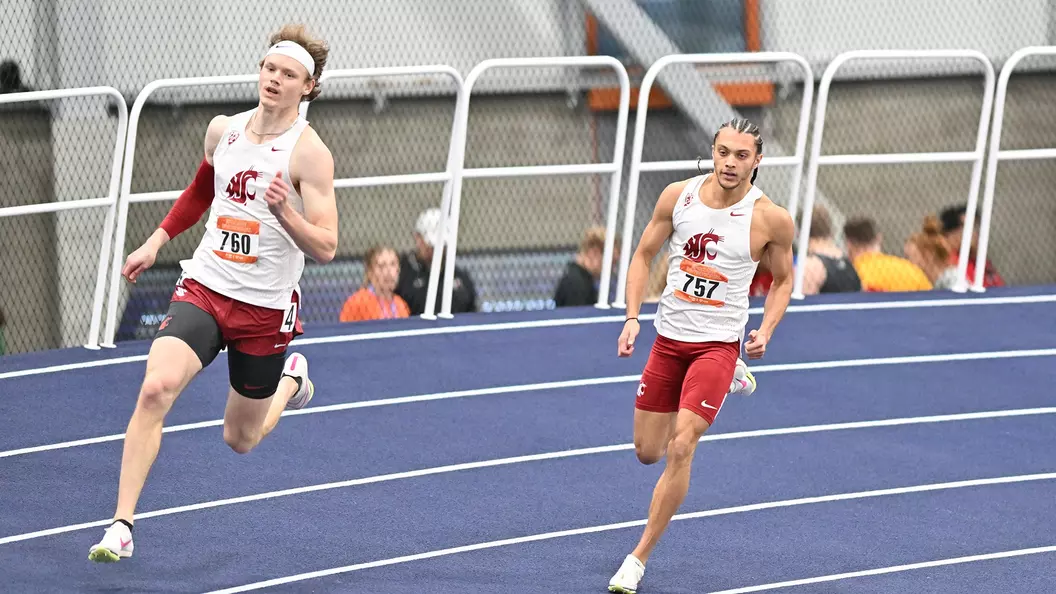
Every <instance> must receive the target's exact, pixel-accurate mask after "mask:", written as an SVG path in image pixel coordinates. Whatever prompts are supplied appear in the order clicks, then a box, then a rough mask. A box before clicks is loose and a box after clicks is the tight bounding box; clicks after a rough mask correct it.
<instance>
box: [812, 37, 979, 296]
mask: <svg viewBox="0 0 1056 594" xmlns="http://www.w3.org/2000/svg"><path fill="white" fill-rule="evenodd" d="M914 59H923V60H935V59H965V60H974V61H976V62H979V63H980V64H982V66H983V71H984V77H985V80H984V85H983V88H984V90H983V104H982V109H981V110H980V114H979V128H978V132H977V133H976V141H975V150H972V151H961V152H926V153H890V154H872V155H870V154H864V155H822V154H821V140H822V135H823V132H824V130H825V109H826V107H828V101H829V88H830V87H831V86H832V79H833V77H834V76H835V74H836V71H837V70H839V68H840V67H841V66H843V65H844V64H846V63H847V62H849V61H851V60H914ZM993 103H994V65H993V64H992V63H991V62H990V60H989V59H988V58H987V57H986V55H984V54H983V53H982V52H978V51H975V50H966V49H952V50H855V51H849V52H844V53H842V54H839V55H838V56H836V58H835V59H833V61H832V62H831V63H829V65H828V67H827V68H825V72H824V74H822V77H821V83H820V88H819V90H818V105H817V108H816V111H815V114H814V135H813V138H812V139H811V145H810V161H809V164H808V166H807V191H806V195H805V196H804V199H803V215H802V217H803V218H802V223H801V224H800V228H799V242H798V245H797V253H798V254H799V258H800V259H801V263H800V265H799V266H796V269H795V280H794V284H793V286H792V298H793V299H803V297H804V295H803V277H804V273H805V270H806V267H805V266H803V265H802V259H803V258H805V257H806V254H807V244H808V241H809V239H810V223H811V215H812V210H813V207H814V194H815V193H816V191H817V184H818V168H819V167H820V166H822V165H888V164H896V163H899V164H902V163H963V162H971V163H973V166H972V178H971V182H970V185H969V190H968V208H969V209H970V212H969V213H968V214H969V216H971V215H973V214H974V212H972V211H974V210H975V202H976V199H977V198H978V195H979V185H980V181H981V179H982V168H983V157H984V154H985V151H986V134H987V129H988V123H989V121H990V112H991V109H992V107H993ZM970 239H971V236H970V234H968V233H965V235H964V240H963V241H962V242H961V252H960V253H961V257H960V264H959V265H958V270H957V275H958V281H957V283H958V285H960V286H957V285H955V286H954V287H953V290H954V291H958V292H964V290H965V285H966V282H965V280H964V277H965V273H966V270H967V266H968V259H967V258H968V248H969V247H970V243H969V241H970Z"/></svg>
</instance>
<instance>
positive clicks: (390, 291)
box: [340, 246, 411, 322]
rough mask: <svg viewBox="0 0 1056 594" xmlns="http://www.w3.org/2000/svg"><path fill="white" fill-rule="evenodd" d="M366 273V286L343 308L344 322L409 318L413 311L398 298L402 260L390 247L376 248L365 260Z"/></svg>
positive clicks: (364, 279)
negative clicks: (398, 281)
mask: <svg viewBox="0 0 1056 594" xmlns="http://www.w3.org/2000/svg"><path fill="white" fill-rule="evenodd" d="M364 262H365V264H366V271H365V274H364V278H363V287H362V288H360V289H359V290H358V291H356V292H355V293H353V294H352V295H351V296H350V297H349V298H348V299H347V300H346V301H345V304H344V306H343V307H342V308H341V318H340V319H341V321H342V322H359V321H362V320H382V319H388V318H406V317H408V316H410V315H411V309H410V308H409V307H408V306H407V302H406V301H404V300H403V299H402V298H401V297H400V296H399V295H396V293H395V291H396V280H397V279H398V278H399V277H400V258H399V256H398V255H397V254H396V250H394V249H392V248H391V247H388V246H374V247H372V248H370V250H369V251H368V252H367V256H366V258H364Z"/></svg>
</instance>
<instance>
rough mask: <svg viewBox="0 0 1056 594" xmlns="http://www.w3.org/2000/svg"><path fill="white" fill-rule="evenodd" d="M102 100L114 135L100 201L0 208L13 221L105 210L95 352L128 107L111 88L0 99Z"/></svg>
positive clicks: (1, 100) (0, 98)
mask: <svg viewBox="0 0 1056 594" xmlns="http://www.w3.org/2000/svg"><path fill="white" fill-rule="evenodd" d="M91 96H104V97H109V98H111V99H113V100H114V103H116V104H117V108H118V109H117V133H116V135H115V139H114V157H113V163H112V168H111V171H110V188H109V191H108V192H107V195H106V197H104V198H90V199H83V200H67V201H62V202H50V203H47V204H31V205H26V206H11V207H7V208H0V217H13V216H19V215H27V214H39V213H54V212H59V211H66V210H75V209H83V208H94V207H102V206H106V207H109V208H107V211H106V219H105V221H104V222H103V230H102V234H101V235H102V237H101V241H100V249H99V269H98V272H97V273H96V278H95V292H94V295H93V297H92V320H91V324H90V326H89V329H88V337H87V339H86V341H85V345H84V346H85V348H88V349H98V348H99V325H100V321H101V317H102V313H103V290H104V289H105V288H106V260H107V256H108V254H109V251H110V237H111V235H112V234H113V228H114V217H115V213H116V210H117V204H118V197H119V193H118V189H119V183H120V180H121V165H122V163H121V160H122V150H121V149H122V146H123V143H124V140H125V135H126V132H127V130H128V105H127V104H126V103H125V98H124V96H123V95H121V93H120V92H119V91H118V90H117V89H115V88H113V87H85V88H80V89H58V90H52V91H31V92H27V93H10V94H6V95H0V105H3V104H11V103H23V102H29V101H52V100H56V99H70V98H73V97H91Z"/></svg>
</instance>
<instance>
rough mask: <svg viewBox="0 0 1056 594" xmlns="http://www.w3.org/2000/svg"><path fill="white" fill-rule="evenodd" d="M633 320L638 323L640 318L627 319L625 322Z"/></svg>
mask: <svg viewBox="0 0 1056 594" xmlns="http://www.w3.org/2000/svg"><path fill="white" fill-rule="evenodd" d="M631 320H634V321H635V322H637V321H638V318H637V317H634V318H627V319H626V320H624V322H630V321H631Z"/></svg>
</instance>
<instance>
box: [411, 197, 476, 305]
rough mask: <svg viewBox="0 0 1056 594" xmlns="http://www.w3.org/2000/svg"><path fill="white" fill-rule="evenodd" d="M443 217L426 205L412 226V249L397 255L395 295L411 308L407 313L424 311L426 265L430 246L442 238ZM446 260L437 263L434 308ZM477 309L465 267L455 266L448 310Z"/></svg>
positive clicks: (427, 288)
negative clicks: (438, 278) (438, 266)
mask: <svg viewBox="0 0 1056 594" xmlns="http://www.w3.org/2000/svg"><path fill="white" fill-rule="evenodd" d="M442 219H443V217H442V216H441V215H440V209H439V208H430V209H428V210H425V211H423V212H422V214H420V215H419V216H418V222H417V223H415V225H414V245H415V249H414V251H413V252H409V253H406V254H404V255H403V256H401V257H400V276H399V281H398V282H397V283H396V294H397V295H399V296H400V297H401V298H402V299H403V300H404V301H406V302H407V305H408V306H409V307H410V309H411V315H415V316H417V315H421V314H422V313H423V312H425V301H426V299H425V298H426V296H427V294H428V292H429V268H430V266H432V263H433V249H434V248H436V247H438V246H441V247H442V245H443V244H442V243H441V242H442V239H443V229H442V227H441V225H442V223H443V220H442ZM445 266H446V263H445V262H444V261H443V260H442V259H441V262H440V283H439V284H438V285H437V289H438V293H437V306H436V309H437V311H439V310H440V303H441V302H442V301H441V295H442V293H441V292H440V291H442V290H443V287H444V283H443V279H444V267H445ZM470 311H477V292H476V288H475V287H474V286H473V280H472V279H471V278H470V276H469V273H468V272H466V271H465V269H463V268H460V267H458V266H455V280H454V288H453V290H452V291H451V313H465V312H470Z"/></svg>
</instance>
